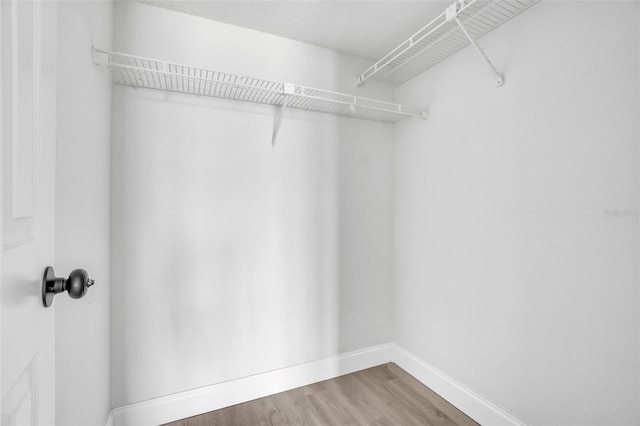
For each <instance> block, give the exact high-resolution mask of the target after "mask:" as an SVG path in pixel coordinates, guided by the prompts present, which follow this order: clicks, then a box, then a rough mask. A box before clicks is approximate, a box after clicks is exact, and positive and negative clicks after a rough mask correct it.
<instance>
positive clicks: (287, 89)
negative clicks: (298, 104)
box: [271, 83, 295, 148]
mask: <svg viewBox="0 0 640 426" xmlns="http://www.w3.org/2000/svg"><path fill="white" fill-rule="evenodd" d="M283 92H284V96H285V97H284V102H283V103H282V105H281V106H280V108H279V109H278V112H277V114H276V120H275V122H274V123H273V135H272V137H271V147H272V148H273V147H275V146H276V139H278V133H280V125H281V124H282V118H283V116H284V111H285V109H287V103H289V99H291V95H293V94H295V86H294V85H293V84H292V83H284V88H283Z"/></svg>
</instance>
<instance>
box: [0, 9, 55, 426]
mask: <svg viewBox="0 0 640 426" xmlns="http://www.w3.org/2000/svg"><path fill="white" fill-rule="evenodd" d="M56 20H57V16H56V4H55V2H53V1H23V0H0V44H1V49H0V90H1V92H0V138H1V139H0V142H1V147H2V151H1V157H2V161H1V162H0V165H1V166H0V167H1V171H2V173H1V175H0V176H1V178H0V179H1V183H2V185H1V187H2V188H1V190H2V197H1V209H0V216H1V221H2V227H1V231H0V237H1V239H2V249H1V257H0V261H1V262H0V269H1V279H0V290H1V291H0V327H1V331H2V332H1V339H0V356H1V358H0V362H1V364H2V368H1V370H0V384H1V388H0V389H1V392H2V406H1V407H2V408H1V412H0V416H1V418H0V420H1V422H0V423H1V424H2V425H3V426H4V425H39V424H53V422H54V400H55V395H54V392H55V385H54V377H55V376H54V330H55V329H54V311H53V309H54V308H53V307H51V308H44V307H43V304H42V298H41V282H42V274H43V272H44V268H45V267H46V266H48V265H53V261H54V210H55V209H54V191H55V184H54V177H55V158H56V153H55V121H56V114H55V108H56V92H55V90H56V71H55V68H56Z"/></svg>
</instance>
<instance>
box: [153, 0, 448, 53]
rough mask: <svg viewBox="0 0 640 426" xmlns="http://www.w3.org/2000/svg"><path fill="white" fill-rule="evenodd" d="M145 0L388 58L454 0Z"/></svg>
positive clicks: (345, 50)
mask: <svg viewBox="0 0 640 426" xmlns="http://www.w3.org/2000/svg"><path fill="white" fill-rule="evenodd" d="M141 1H143V2H144V3H148V4H152V5H155V6H158V7H163V8H166V9H171V10H175V11H178V12H183V13H188V14H191V15H197V16H201V17H204V18H208V19H212V20H215V21H220V22H224V23H227V24H231V25H236V26H240V27H245V28H250V29H252V30H257V31H261V32H265V33H269V34H275V35H278V36H282V37H286V38H290V39H293V40H298V41H302V42H306V43H311V44H315V45H318V46H322V47H328V48H330V49H333V50H337V51H340V52H344V53H348V54H350V55H354V56H359V57H361V58H365V59H370V60H378V59H380V58H381V57H383V56H384V55H385V54H386V53H388V52H389V51H390V50H391V49H392V48H394V47H395V46H397V45H398V44H399V43H401V42H402V41H404V40H405V39H407V38H408V37H410V36H411V35H412V34H413V33H415V32H416V31H418V30H419V29H420V28H421V27H423V26H424V25H426V24H427V23H428V22H429V21H431V19H433V18H435V17H436V16H437V15H438V14H439V13H441V12H442V11H443V10H444V9H445V7H446V6H447V5H449V4H450V3H452V0H448V1H438V0H431V1H424V0H423V1H406V0H405V1H402V0H395V1H393V0H388V1H367V0H358V1H335V0H333V1H329V0H316V1H215V0H208V1H206V0H183V1H177V0H141Z"/></svg>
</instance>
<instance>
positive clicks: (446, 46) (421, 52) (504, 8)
mask: <svg viewBox="0 0 640 426" xmlns="http://www.w3.org/2000/svg"><path fill="white" fill-rule="evenodd" d="M539 1H540V0H471V1H469V2H465V4H464V6H463V7H462V8H460V10H459V11H458V15H457V17H458V19H459V20H460V22H461V23H462V24H463V25H464V26H465V28H466V29H467V31H468V32H469V34H470V35H471V36H472V37H473V38H474V39H478V38H480V37H482V36H483V35H485V34H486V33H488V32H490V31H491V30H493V29H495V28H497V27H498V26H500V25H501V24H503V23H504V22H506V21H508V20H509V19H511V18H513V17H514V16H516V15H518V14H519V13H521V12H523V11H524V10H526V9H528V8H529V7H531V6H533V5H534V4H536V3H537V2H539ZM469 44H470V42H469V39H468V38H467V37H466V36H465V35H464V33H463V32H462V31H461V29H460V27H459V26H458V25H457V23H456V22H455V21H454V20H448V19H447V16H446V11H444V12H442V13H441V14H440V15H438V16H437V17H436V18H435V19H434V20H432V21H431V22H429V23H428V24H427V25H425V26H424V27H423V28H421V29H420V30H419V31H418V32H416V33H415V34H414V35H413V36H411V37H410V38H409V39H407V40H405V41H404V42H403V43H401V44H400V45H399V46H397V47H396V48H394V49H393V50H392V51H391V52H389V53H388V54H387V55H386V56H384V57H383V58H382V59H380V60H379V61H378V62H376V63H375V64H374V65H372V66H371V67H369V68H368V69H367V70H365V71H364V72H363V73H362V74H361V75H360V77H359V78H358V82H359V84H362V83H364V82H365V81H366V80H368V79H372V80H376V81H380V82H383V83H387V84H390V85H392V86H399V85H401V84H403V83H405V82H407V81H408V80H410V79H412V78H413V77H415V76H416V75H418V74H420V73H422V72H424V71H426V70H427V69H429V68H431V67H432V66H434V65H436V64H437V63H438V62H440V61H442V60H443V59H445V58H447V57H449V56H451V55H452V54H454V53H456V52H457V51H458V50H460V49H462V48H463V47H465V46H468V45H469Z"/></svg>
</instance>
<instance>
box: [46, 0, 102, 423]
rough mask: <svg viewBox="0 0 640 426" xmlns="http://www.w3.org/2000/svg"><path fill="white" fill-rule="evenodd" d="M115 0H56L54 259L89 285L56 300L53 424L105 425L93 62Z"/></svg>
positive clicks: (61, 272)
mask: <svg viewBox="0 0 640 426" xmlns="http://www.w3.org/2000/svg"><path fill="white" fill-rule="evenodd" d="M112 15H113V5H112V4H111V2H107V1H100V2H95V1H86V2H85V1H69V2H67V1H61V2H58V87H57V92H58V103H57V129H58V130H57V156H56V161H57V164H56V264H55V265H54V266H55V270H56V273H57V275H58V276H65V277H66V276H68V274H69V273H70V272H71V271H72V270H73V269H76V268H84V269H86V270H87V271H88V272H89V274H90V276H91V277H92V278H94V279H95V285H94V286H93V287H91V289H90V290H89V292H88V294H87V295H86V296H85V297H84V298H83V299H80V300H72V299H70V298H69V297H68V296H67V295H66V294H63V295H59V296H57V297H56V299H55V302H54V304H53V309H55V312H56V424H57V425H104V424H105V422H106V420H107V417H108V415H109V412H110V409H111V402H110V399H111V395H110V381H111V378H110V318H109V317H110V307H109V303H110V302H109V300H110V297H109V295H110V267H109V263H110V260H109V256H110V253H109V199H110V191H109V185H110V179H109V174H110V158H109V157H110V140H111V82H110V79H109V77H108V74H106V73H105V72H104V70H101V69H99V68H97V67H95V66H94V65H93V63H92V59H91V45H92V43H95V44H96V45H99V46H105V47H106V48H108V47H109V46H110V44H111V40H112Z"/></svg>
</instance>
